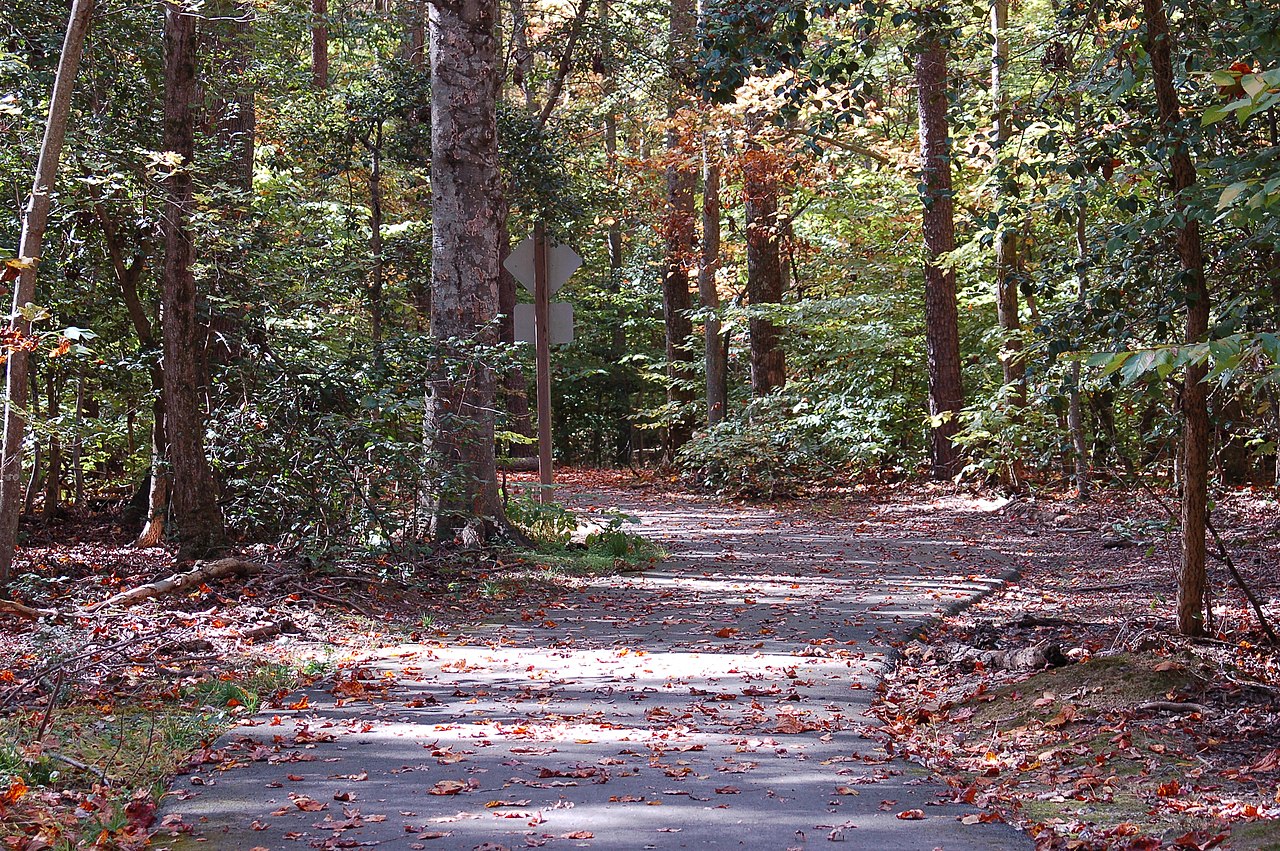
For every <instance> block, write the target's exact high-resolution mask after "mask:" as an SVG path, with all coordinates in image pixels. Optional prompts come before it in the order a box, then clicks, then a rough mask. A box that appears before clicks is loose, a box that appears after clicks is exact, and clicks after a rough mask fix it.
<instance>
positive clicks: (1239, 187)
mask: <svg viewBox="0 0 1280 851" xmlns="http://www.w3.org/2000/svg"><path fill="white" fill-rule="evenodd" d="M1248 188H1249V181H1247V180H1241V181H1239V182H1238V183H1233V184H1231V185H1230V186H1228V187H1227V188H1226V189H1224V190H1222V194H1221V195H1219V196H1218V209H1219V210H1223V209H1226V207H1228V206H1229V205H1230V204H1231V202H1232V201H1234V200H1236V199H1237V198H1239V197H1240V196H1241V195H1242V194H1243V193H1244V192H1245V191H1246V190H1247V189H1248Z"/></svg>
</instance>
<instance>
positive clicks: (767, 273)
mask: <svg viewBox="0 0 1280 851" xmlns="http://www.w3.org/2000/svg"><path fill="white" fill-rule="evenodd" d="M742 200H743V210H744V213H743V215H744V218H745V219H746V230H747V303H748V304H750V305H751V307H753V308H766V309H768V308H771V307H774V306H776V305H778V304H779V303H781V301H782V289H783V279H782V255H781V253H780V250H779V240H778V174H777V168H776V164H775V163H774V160H773V157H772V156H770V155H769V153H767V152H766V151H763V150H761V148H760V146H759V145H756V144H754V143H752V144H750V145H748V149H747V151H746V154H745V159H744V162H743V164H742ZM750 332H751V392H752V394H753V395H755V396H757V397H758V396H767V395H769V394H770V393H772V392H773V391H774V390H777V389H778V388H780V387H782V386H783V384H784V383H785V382H786V358H785V355H784V354H783V351H782V343H781V340H780V339H779V335H778V328H777V326H776V325H775V324H774V323H773V321H772V320H771V319H768V318H767V317H763V316H756V315H754V314H753V315H752V317H751V320H750Z"/></svg>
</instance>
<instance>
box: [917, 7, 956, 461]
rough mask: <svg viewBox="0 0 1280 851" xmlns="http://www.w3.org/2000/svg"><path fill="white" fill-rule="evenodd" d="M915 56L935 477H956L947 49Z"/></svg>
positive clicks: (935, 41) (935, 47) (935, 40)
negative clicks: (947, 258)
mask: <svg viewBox="0 0 1280 851" xmlns="http://www.w3.org/2000/svg"><path fill="white" fill-rule="evenodd" d="M920 43H921V48H920V53H919V55H918V56H916V63H915V66H916V67H915V71H916V94H917V103H916V109H917V112H918V115H919V119H920V172H921V174H920V182H921V184H922V186H923V187H924V192H923V198H922V199H921V200H922V201H923V203H924V217H923V219H924V225H923V231H924V248H925V254H926V259H925V268H924V278H925V350H926V354H927V358H928V369H929V414H930V416H931V417H932V418H933V420H934V425H933V428H932V453H931V454H932V457H933V475H934V477H935V478H939V479H946V478H950V477H951V476H953V475H955V473H956V472H957V469H958V466H959V454H958V453H957V452H956V447H955V445H954V444H952V442H951V439H952V437H953V436H954V435H955V433H956V432H957V431H958V430H959V423H958V422H957V420H956V415H957V414H958V413H959V411H960V408H961V406H962V405H963V389H962V386H961V379H960V332H959V320H958V318H957V310H956V278H955V272H953V271H951V270H949V269H946V268H943V266H942V265H940V263H941V260H940V258H942V257H943V256H944V255H946V254H949V253H950V252H951V251H953V250H954V249H955V210H954V206H953V201H952V198H951V150H950V145H949V142H948V137H949V135H950V125H949V121H948V118H947V50H946V47H945V46H944V45H943V44H942V41H941V39H940V37H939V36H938V35H937V33H933V32H925V33H921V42H920Z"/></svg>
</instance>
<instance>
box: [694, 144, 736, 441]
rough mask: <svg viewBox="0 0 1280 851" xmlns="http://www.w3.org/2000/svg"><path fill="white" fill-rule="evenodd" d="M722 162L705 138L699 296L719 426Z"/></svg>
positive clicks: (723, 394) (710, 417) (722, 392)
mask: <svg viewBox="0 0 1280 851" xmlns="http://www.w3.org/2000/svg"><path fill="white" fill-rule="evenodd" d="M719 269H720V161H719V158H718V155H717V153H716V152H714V151H711V150H710V149H709V146H708V144H707V138H706V137H705V136H704V137H703V139H702V262H701V264H699V266H698V295H699V296H700V297H701V300H702V309H703V310H704V311H706V314H707V318H706V320H704V324H703V332H702V333H703V357H704V359H705V362H706V372H707V425H711V426H713V425H715V424H716V423H718V422H721V421H722V420H724V418H725V414H726V412H727V411H728V408H729V405H728V396H729V392H728V385H727V381H726V373H727V370H726V364H725V360H724V349H723V348H722V347H721V345H720V336H721V324H720V317H719V315H718V314H717V311H719V310H720V292H719V290H718V289H717V287H716V272H717V271H719Z"/></svg>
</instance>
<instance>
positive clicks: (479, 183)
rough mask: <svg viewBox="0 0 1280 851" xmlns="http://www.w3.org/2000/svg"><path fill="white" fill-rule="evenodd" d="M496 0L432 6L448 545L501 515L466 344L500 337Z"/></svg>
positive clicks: (438, 413) (438, 369) (432, 420)
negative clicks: (498, 330) (496, 319)
mask: <svg viewBox="0 0 1280 851" xmlns="http://www.w3.org/2000/svg"><path fill="white" fill-rule="evenodd" d="M497 23H498V3H497V0H448V2H437V3H433V4H432V5H431V12H430V50H431V147H432V151H433V156H432V158H431V188H432V207H431V219H432V257H431V279H432V298H431V335H432V337H433V338H434V339H435V341H436V345H437V351H438V356H437V363H436V364H435V366H434V367H433V370H432V374H431V376H430V378H429V387H428V391H427V398H426V413H425V421H424V442H425V445H426V446H425V448H426V451H427V453H428V458H429V459H430V460H431V461H432V462H433V463H434V464H435V465H437V469H438V471H439V473H440V477H439V480H438V481H437V482H435V483H433V485H434V486H435V488H436V492H435V493H433V494H430V495H429V496H428V507H429V509H430V511H431V531H432V535H433V536H434V537H435V539H436V540H438V541H452V540H453V539H454V538H455V537H458V536H459V535H461V537H462V539H463V541H464V542H467V543H470V542H471V541H469V540H468V539H469V538H477V539H483V538H484V537H486V536H487V535H488V534H489V533H490V532H492V531H493V529H494V525H493V524H494V523H495V522H501V521H502V520H503V517H502V505H501V503H500V502H499V500H498V484H497V477H496V473H495V465H494V443H493V440H494V415H493V405H494V395H495V383H496V382H495V379H494V374H493V370H492V369H491V368H490V367H489V366H488V365H487V364H486V363H484V362H483V360H482V357H481V356H478V355H477V353H475V352H474V351H471V350H470V348H469V347H468V346H466V345H465V344H462V343H460V342H459V341H469V340H474V341H475V342H477V343H479V344H481V345H491V344H493V343H495V342H497V338H498V334H497V327H496V323H495V322H494V321H493V320H494V318H495V317H496V315H497V313H498V228H497V223H498V219H499V205H500V203H501V199H502V185H501V178H500V175H499V173H498V145H497V95H498V83H499V80H498V40H497V36H496V28H497Z"/></svg>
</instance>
